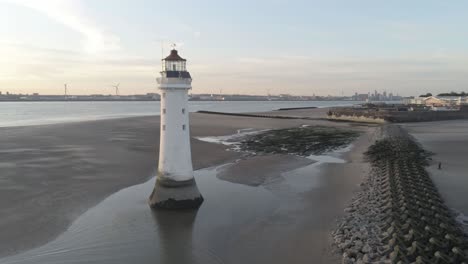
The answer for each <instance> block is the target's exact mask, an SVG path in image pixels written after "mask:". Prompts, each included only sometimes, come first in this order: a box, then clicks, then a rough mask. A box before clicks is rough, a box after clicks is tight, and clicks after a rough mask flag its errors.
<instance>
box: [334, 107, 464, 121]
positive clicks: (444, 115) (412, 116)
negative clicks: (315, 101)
mask: <svg viewBox="0 0 468 264" xmlns="http://www.w3.org/2000/svg"><path fill="white" fill-rule="evenodd" d="M327 116H328V119H330V120H341V121H355V122H366V123H405V122H427V121H440V120H454V119H468V110H467V109H466V108H463V109H462V110H459V111H394V110H387V109H379V108H348V107H337V108H332V109H330V111H328V113H327Z"/></svg>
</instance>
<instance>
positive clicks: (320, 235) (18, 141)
mask: <svg viewBox="0 0 468 264" xmlns="http://www.w3.org/2000/svg"><path fill="white" fill-rule="evenodd" d="M191 122H192V125H191V130H192V136H202V137H203V136H220V135H226V134H232V133H235V132H236V130H237V129H242V128H255V129H271V128H279V127H292V126H299V125H301V124H317V123H321V124H323V123H327V124H333V123H328V122H326V121H324V122H317V121H305V120H279V119H255V121H253V120H252V118H245V117H226V116H222V117H216V116H212V115H209V116H208V115H202V114H192V120H191ZM333 125H336V124H333ZM338 125H339V126H346V125H345V124H338ZM158 127H159V118H158V117H140V118H126V119H117V120H104V121H93V122H81V123H70V124H59V125H47V126H34V127H17V128H2V129H0V133H1V135H2V136H1V137H0V146H1V151H0V175H1V176H0V181H1V183H2V184H1V185H0V186H1V187H0V188H1V191H0V208H2V218H1V219H0V230H2V236H0V244H1V245H2V247H1V248H0V256H5V255H12V254H15V253H17V252H20V251H24V250H27V249H31V248H34V247H37V246H39V245H43V244H44V243H46V242H48V241H51V240H53V239H54V238H56V237H57V236H58V235H59V234H60V233H62V232H63V231H64V230H65V229H67V227H69V226H70V224H71V223H72V222H73V221H74V220H75V219H77V218H78V216H80V215H82V214H83V213H84V212H86V211H87V210H88V209H89V208H90V207H92V206H94V205H96V204H97V203H99V202H100V201H102V200H103V199H104V198H105V197H107V196H108V195H110V194H112V193H115V192H116V191H118V190H121V189H122V188H125V187H128V186H132V185H135V184H139V183H143V182H145V181H147V180H148V179H150V178H151V177H152V176H153V175H154V172H155V171H156V165H157V153H158V149H157V145H158V142H159V128H158ZM360 140H362V139H360ZM366 145H368V142H367V141H366V140H364V142H361V143H359V144H357V145H356V147H355V148H354V149H355V150H353V151H352V152H350V153H354V154H347V157H352V156H353V155H354V156H355V160H354V161H353V162H351V163H344V164H330V165H326V164H323V165H320V166H323V170H320V172H317V174H320V175H321V176H320V177H319V180H318V181H319V182H322V183H323V184H322V185H320V186H324V187H323V188H322V187H321V188H318V189H317V190H315V191H312V192H309V193H308V196H307V197H308V198H307V199H306V200H305V201H307V202H306V203H305V204H306V205H307V208H308V210H300V211H299V212H300V215H302V214H304V212H306V215H309V216H310V217H311V218H316V219H315V220H314V221H312V220H313V219H312V220H311V221H309V220H307V221H304V223H303V226H301V225H296V224H294V225H293V226H292V227H291V228H293V229H294V230H296V231H297V232H296V234H295V233H294V232H292V233H290V232H289V231H288V232H286V231H285V230H286V229H285V230H283V232H284V233H285V234H284V236H287V237H288V239H285V240H284V244H285V245H284V246H286V247H291V245H290V246H287V245H286V244H287V241H288V240H289V242H291V241H290V240H294V241H296V243H293V244H294V245H296V246H295V249H296V250H298V249H301V250H304V253H307V252H309V253H310V252H314V253H313V254H309V253H308V254H303V256H302V257H301V259H302V260H308V261H310V260H311V259H313V260H315V259H317V257H319V258H320V256H322V255H324V254H323V252H324V251H326V248H328V246H327V245H328V243H325V241H324V240H323V239H325V240H327V239H328V231H329V229H331V227H332V224H333V223H332V220H333V218H334V217H336V216H337V215H339V214H340V213H341V212H342V209H343V208H344V207H345V204H346V201H348V200H349V198H350V197H351V193H352V191H353V190H354V189H355V188H356V187H357V183H358V182H359V178H360V177H361V176H360V175H361V172H362V170H363V168H364V167H365V166H363V165H365V164H364V163H362V162H361V161H360V157H361V153H362V148H363V147H361V146H366ZM225 149H226V146H223V145H219V144H212V143H206V142H202V141H199V140H196V139H193V140H192V156H193V159H194V167H195V168H196V169H200V168H206V167H210V166H213V165H219V164H224V163H227V162H232V161H234V160H236V159H238V158H240V157H241V154H239V153H236V152H230V151H225ZM276 158H279V159H281V157H276ZM291 164H292V165H291V167H290V169H291V170H293V169H294V168H295V167H297V166H302V165H306V164H308V163H307V162H304V164H302V165H299V164H294V163H291ZM285 166H286V165H285ZM245 170H249V166H245ZM287 171H288V170H287V169H285V170H284V173H286V174H287V173H288V172H287ZM199 172H200V171H198V172H197V173H199ZM241 172H242V170H240V171H239V170H237V171H235V173H236V174H237V173H241ZM259 173H262V172H261V170H260V171H259ZM284 173H283V174H282V175H284ZM322 173H323V174H322ZM325 174H326V175H325ZM283 178H287V177H284V176H283ZM273 182H276V181H273ZM261 183H262V184H264V182H261ZM151 184H152V183H151ZM151 184H149V186H151ZM229 184H232V185H236V184H234V183H229ZM237 185H238V184H237ZM250 185H252V184H250ZM261 186H264V185H261ZM299 186H300V185H299ZM265 188H266V187H265ZM312 189H313V188H312ZM309 191H311V190H309ZM139 195H141V193H139ZM147 195H149V191H148V194H147ZM143 196H144V197H140V199H142V200H146V198H147V197H146V195H145V194H144V195H143ZM304 199H305V198H304ZM309 199H310V201H309ZM267 200H268V201H270V200H269V199H267ZM273 201H274V199H273ZM324 203H325V204H326V203H329V204H328V205H324ZM266 208H268V206H266ZM145 210H148V211H150V210H149V208H146V207H145ZM3 212H6V213H5V214H3ZM87 213H88V212H87ZM245 214H246V215H245V216H244V217H247V218H249V217H251V216H249V214H248V213H245ZM3 215H6V217H3ZM270 218H271V220H275V217H268V219H269V220H270ZM277 220H279V219H277ZM257 228H261V226H258V227H257ZM310 228H311V229H312V230H311V231H313V232H314V235H313V236H306V235H303V236H300V234H302V233H304V230H310ZM327 228H328V229H327ZM280 229H281V228H280ZM298 231H300V232H299V233H298ZM67 232H68V231H67ZM227 232H228V231H227ZM256 232H257V231H255V230H254V231H252V232H251V234H250V235H254V236H255V234H256ZM258 232H260V231H258ZM245 239H249V238H248V237H246V238H245ZM264 239H265V241H269V240H268V237H265V238H264ZM241 241H242V239H241ZM241 241H240V242H241ZM265 241H264V242H265ZM52 242H53V241H52ZM52 242H50V243H52ZM258 242H259V243H261V241H258ZM269 243H272V241H270V242H269ZM302 243H306V244H302ZM282 244H283V243H279V244H278V243H275V244H272V245H271V246H279V245H282ZM3 245H5V246H3ZM314 245H316V247H314ZM314 248H320V250H319V251H318V252H317V251H314V250H313V249H314ZM305 249H307V250H305ZM290 250H291V254H292V251H294V250H293V249H292V248H291V249H290ZM240 251H241V250H240ZM288 252H289V251H288ZM263 253H266V252H263ZM296 253H298V252H296ZM262 255H263V254H259V256H262ZM284 255H289V253H287V254H284ZM298 257H300V256H298ZM226 258H227V259H230V257H229V256H226ZM235 262H236V261H234V262H232V263H235ZM43 263H47V262H43ZM57 263H60V262H57ZM278 263H279V262H278ZM296 263H301V262H300V261H299V260H298V261H297V262H296Z"/></svg>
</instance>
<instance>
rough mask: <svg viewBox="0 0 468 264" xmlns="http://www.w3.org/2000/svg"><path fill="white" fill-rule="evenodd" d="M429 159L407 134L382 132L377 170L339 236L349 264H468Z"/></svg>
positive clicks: (372, 155) (374, 157)
mask: <svg viewBox="0 0 468 264" xmlns="http://www.w3.org/2000/svg"><path fill="white" fill-rule="evenodd" d="M430 155H431V153H428V152H427V151H425V150H424V149H422V148H421V146H420V145H419V144H418V143H417V142H415V140H414V139H413V138H412V137H411V136H410V135H409V134H408V133H406V131H404V130H403V129H402V128H400V127H398V126H395V125H388V126H384V127H382V131H381V133H380V138H379V140H377V141H376V143H375V144H374V145H372V146H371V147H370V148H369V150H368V151H367V153H366V156H367V158H368V160H369V162H370V163H371V165H372V170H371V172H370V175H369V176H368V177H367V179H366V180H365V181H364V182H363V183H362V186H361V187H362V188H361V191H360V192H359V193H357V195H356V197H355V199H354V200H353V202H352V203H351V205H350V206H349V207H348V208H347V209H346V212H347V215H346V216H345V217H344V218H343V219H342V221H340V223H339V224H338V228H337V230H335V231H334V232H333V239H334V242H335V244H336V245H337V247H338V248H339V250H340V251H341V252H342V253H343V263H468V258H467V256H468V242H467V241H468V239H467V236H466V234H464V233H463V231H462V230H461V228H460V227H459V225H458V223H457V222H456V220H455V216H454V214H453V212H452V211H451V210H450V209H449V208H447V207H446V206H445V204H444V202H443V200H442V198H441V196H440V195H439V193H438V191H437V189H436V187H435V186H434V184H433V182H432V180H431V179H430V177H429V174H428V173H427V171H426V170H425V166H426V165H427V163H428V160H429V157H430Z"/></svg>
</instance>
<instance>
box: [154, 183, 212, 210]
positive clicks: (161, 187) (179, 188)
mask: <svg viewBox="0 0 468 264" xmlns="http://www.w3.org/2000/svg"><path fill="white" fill-rule="evenodd" d="M202 203H203V197H202V195H201V194H200V191H199V190H198V187H197V184H196V182H195V179H190V180H187V181H174V180H170V179H167V178H163V177H158V178H157V179H156V185H155V186H154V190H153V192H152V193H151V195H150V197H149V205H150V206H151V207H152V208H159V209H196V208H198V207H200V205H201V204H202Z"/></svg>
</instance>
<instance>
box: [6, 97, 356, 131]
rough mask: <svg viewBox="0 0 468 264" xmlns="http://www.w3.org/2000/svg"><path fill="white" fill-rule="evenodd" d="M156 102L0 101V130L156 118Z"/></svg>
mask: <svg viewBox="0 0 468 264" xmlns="http://www.w3.org/2000/svg"><path fill="white" fill-rule="evenodd" d="M358 103H362V102H356V101H258V102H256V101H190V102H189V110H190V111H191V112H196V111H200V110H206V111H219V112H230V113H242V112H263V111H271V110H276V109H279V108H289V107H311V106H315V107H333V106H349V105H353V104H358ZM159 113H160V102H159V101H147V102H0V127H11V126H28V125H44V124H56V123H64V122H77V121H87V120H99V119H111V118H121V117H131V116H149V115H159Z"/></svg>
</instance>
